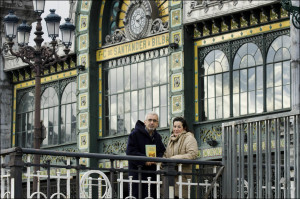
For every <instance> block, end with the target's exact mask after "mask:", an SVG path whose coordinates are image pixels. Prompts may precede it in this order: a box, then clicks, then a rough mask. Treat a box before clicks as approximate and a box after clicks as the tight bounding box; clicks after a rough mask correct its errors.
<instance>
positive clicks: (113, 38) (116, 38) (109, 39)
mask: <svg viewBox="0 0 300 199" xmlns="http://www.w3.org/2000/svg"><path fill="white" fill-rule="evenodd" d="M125 40H126V37H125V33H124V31H123V30H120V29H117V30H115V31H114V33H113V34H112V35H106V37H105V42H106V44H115V43H120V42H123V41H125Z"/></svg>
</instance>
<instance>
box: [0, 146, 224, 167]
mask: <svg viewBox="0 0 300 199" xmlns="http://www.w3.org/2000/svg"><path fill="white" fill-rule="evenodd" d="M13 152H20V153H25V154H37V155H53V156H66V157H74V158H96V159H113V160H129V161H130V160H132V161H137V160H138V161H149V162H161V163H178V164H179V163H182V164H201V165H214V166H223V163H222V162H221V161H199V160H186V159H169V158H152V157H144V156H132V155H126V156H125V155H123V156H122V155H108V154H98V153H78V152H65V151H51V150H43V149H30V148H21V147H14V148H10V149H4V150H1V152H0V155H8V154H10V153H13Z"/></svg>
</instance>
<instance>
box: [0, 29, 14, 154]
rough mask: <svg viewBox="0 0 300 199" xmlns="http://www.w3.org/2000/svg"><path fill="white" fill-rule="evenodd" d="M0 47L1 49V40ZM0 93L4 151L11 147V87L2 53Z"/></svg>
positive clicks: (0, 116)
mask: <svg viewBox="0 0 300 199" xmlns="http://www.w3.org/2000/svg"><path fill="white" fill-rule="evenodd" d="M0 35H1V34H0ZM0 45H1V49H2V45H3V43H2V38H0ZM0 91H1V92H0V140H1V141H0V142H1V143H0V148H1V149H6V148H10V147H11V134H10V132H11V110H12V85H11V84H10V81H9V78H8V77H7V74H5V72H4V58H3V52H1V55H0Z"/></svg>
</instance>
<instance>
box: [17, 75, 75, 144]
mask: <svg viewBox="0 0 300 199" xmlns="http://www.w3.org/2000/svg"><path fill="white" fill-rule="evenodd" d="M75 79H76V78H70V79H65V80H61V81H59V82H56V83H51V84H48V85H43V86H44V87H45V89H44V91H43V93H42V95H41V120H42V121H43V125H44V127H45V129H46V138H45V139H44V140H43V142H42V145H41V146H42V147H47V146H55V145H60V144H65V143H74V142H76V102H77V99H76V89H77V83H76V82H75ZM20 93H24V94H23V96H22V95H21V96H22V97H21V99H20V100H19V103H18V104H17V114H16V116H17V119H16V146H21V147H29V148H32V147H33V134H34V95H33V92H32V91H27V90H24V91H22V90H21V92H20ZM18 95H19V94H17V96H18Z"/></svg>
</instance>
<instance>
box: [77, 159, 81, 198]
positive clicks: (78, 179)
mask: <svg viewBox="0 0 300 199" xmlns="http://www.w3.org/2000/svg"><path fill="white" fill-rule="evenodd" d="M79 182H80V165H79V157H76V198H79V199H80V197H81V196H80V188H79Z"/></svg>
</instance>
